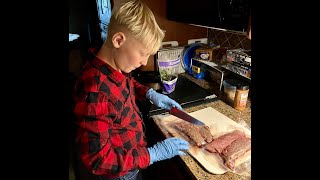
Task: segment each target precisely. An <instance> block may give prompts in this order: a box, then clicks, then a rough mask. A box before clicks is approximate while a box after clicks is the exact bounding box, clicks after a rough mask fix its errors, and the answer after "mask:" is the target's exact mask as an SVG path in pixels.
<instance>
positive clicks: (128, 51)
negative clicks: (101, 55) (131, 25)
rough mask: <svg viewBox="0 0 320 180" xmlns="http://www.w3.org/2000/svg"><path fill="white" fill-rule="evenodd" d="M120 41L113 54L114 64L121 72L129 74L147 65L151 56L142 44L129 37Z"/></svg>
mask: <svg viewBox="0 0 320 180" xmlns="http://www.w3.org/2000/svg"><path fill="white" fill-rule="evenodd" d="M122 41H123V42H122V43H120V45H119V47H118V48H117V49H116V50H115V51H114V54H113V57H114V60H115V64H116V66H117V67H118V68H119V69H120V70H121V71H122V72H125V73H130V72H131V71H133V70H135V69H137V68H139V67H140V66H141V65H143V66H145V65H147V62H148V58H149V56H150V55H151V54H149V51H148V49H147V48H146V47H145V46H144V45H143V44H142V43H140V42H139V41H138V40H136V39H135V38H133V37H130V36H125V37H123V39H122Z"/></svg>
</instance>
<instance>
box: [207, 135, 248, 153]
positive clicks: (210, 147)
mask: <svg viewBox="0 0 320 180" xmlns="http://www.w3.org/2000/svg"><path fill="white" fill-rule="evenodd" d="M241 137H245V134H244V132H242V131H239V130H234V131H232V132H230V133H226V134H224V135H222V136H219V137H218V138H216V139H214V140H213V141H211V143H208V144H207V145H206V146H205V149H206V150H207V151H209V152H212V153H219V154H220V153H222V151H223V150H224V149H225V148H226V147H228V146H229V145H230V144H231V143H232V142H233V141H235V140H236V139H239V138H241Z"/></svg>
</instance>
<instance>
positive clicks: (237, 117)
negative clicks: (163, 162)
mask: <svg viewBox="0 0 320 180" xmlns="http://www.w3.org/2000/svg"><path fill="white" fill-rule="evenodd" d="M183 76H185V77H187V78H188V79H190V80H191V81H192V82H194V83H196V84H198V85H199V86H201V87H203V88H204V89H207V90H212V91H213V92H214V93H215V94H216V95H217V96H218V98H219V100H217V101H214V102H210V103H206V104H201V105H198V106H193V107H189V108H185V110H186V111H187V112H189V113H190V112H193V111H197V110H200V109H203V108H206V107H212V108H214V109H215V110H217V111H219V112H221V113H222V114H224V115H225V116H227V117H229V118H230V119H232V120H234V121H236V122H240V121H242V120H243V121H245V123H246V124H247V125H248V126H249V127H251V108H250V107H251V102H250V99H249V100H248V102H247V108H246V109H245V110H243V111H238V110H236V109H234V108H233V107H232V105H231V104H232V102H230V101H228V100H226V98H225V96H224V95H223V93H221V92H220V91H219V89H217V88H216V87H218V88H219V86H218V85H217V84H215V83H214V82H210V81H206V80H203V79H200V80H198V79H195V78H193V77H191V76H190V75H188V74H183ZM153 120H154V122H155V123H156V124H157V126H158V127H159V129H160V130H161V131H162V132H163V134H164V135H165V136H166V137H170V135H169V132H168V131H167V130H166V129H165V128H163V126H161V124H160V121H159V120H157V119H153ZM180 158H181V159H182V161H183V162H184V163H185V164H186V166H185V167H186V168H187V169H188V170H189V171H190V172H191V173H192V174H193V175H194V177H195V178H196V179H218V180H225V179H228V180H232V179H237V180H248V179H251V177H246V176H240V175H237V174H234V173H231V172H227V173H225V174H222V175H215V174H211V173H209V172H208V171H206V170H205V169H203V168H202V167H201V165H200V164H199V163H198V162H197V161H196V160H195V159H194V158H193V157H192V156H190V155H186V156H182V157H180Z"/></svg>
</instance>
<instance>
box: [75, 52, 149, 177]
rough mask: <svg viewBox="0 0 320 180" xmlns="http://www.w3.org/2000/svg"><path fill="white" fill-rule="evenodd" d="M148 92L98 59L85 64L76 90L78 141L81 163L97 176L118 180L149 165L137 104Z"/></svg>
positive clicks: (95, 58) (128, 76) (126, 75)
mask: <svg viewBox="0 0 320 180" xmlns="http://www.w3.org/2000/svg"><path fill="white" fill-rule="evenodd" d="M148 89H149V88H148V87H146V86H143V85H141V84H140V83H138V82H137V81H136V80H135V79H133V78H132V77H131V76H130V74H121V73H120V72H118V71H116V70H115V69H113V68H112V67H111V66H109V65H108V64H107V63H105V62H103V61H102V60H100V59H98V58H97V57H94V58H93V60H91V61H87V63H86V64H85V66H84V68H83V71H82V74H81V75H80V78H79V79H78V81H77V83H76V87H75V109H74V112H75V115H76V116H77V121H76V122H77V125H78V126H79V129H78V130H77V135H76V137H77V142H78V143H79V145H80V154H81V155H80V156H81V160H82V162H83V163H84V165H85V166H86V167H87V168H89V169H90V170H91V171H92V172H93V173H94V174H97V175H105V176H106V177H117V176H121V175H124V174H126V173H127V172H128V171H130V170H132V169H134V168H146V167H147V166H148V165H149V163H150V156H149V153H148V150H147V148H146V145H147V143H146V140H145V134H144V131H143V122H142V117H141V115H140V111H139V109H138V107H137V105H136V102H135V101H136V99H138V98H146V92H147V90H148Z"/></svg>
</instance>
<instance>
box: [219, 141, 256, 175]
mask: <svg viewBox="0 0 320 180" xmlns="http://www.w3.org/2000/svg"><path fill="white" fill-rule="evenodd" d="M249 150H251V139H250V138H248V137H241V138H239V139H236V140H235V141H233V142H232V143H231V144H230V145H229V146H228V147H226V148H225V149H224V150H223V151H222V155H223V157H224V159H225V163H224V164H225V165H226V166H227V167H229V168H230V169H231V170H234V167H235V161H236V159H238V158H239V157H241V156H242V155H244V154H245V153H246V152H248V151H249Z"/></svg>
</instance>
